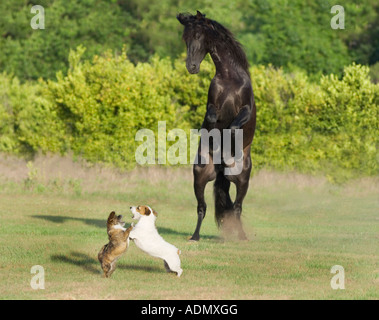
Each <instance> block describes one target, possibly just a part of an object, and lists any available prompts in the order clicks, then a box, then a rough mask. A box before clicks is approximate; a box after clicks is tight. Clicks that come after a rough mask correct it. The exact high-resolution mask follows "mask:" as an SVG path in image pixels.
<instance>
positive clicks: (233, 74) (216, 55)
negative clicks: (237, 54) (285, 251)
mask: <svg viewBox="0 0 379 320" xmlns="http://www.w3.org/2000/svg"><path fill="white" fill-rule="evenodd" d="M209 54H210V55H211V58H212V60H213V63H214V64H215V67H216V75H217V76H219V77H222V78H235V79H236V78H241V77H242V76H244V75H245V74H246V75H247V73H246V71H245V70H244V69H243V68H242V66H241V65H240V64H239V63H238V62H236V61H234V60H233V57H232V55H231V54H230V53H229V52H228V51H223V50H222V49H220V48H217V47H214V48H212V50H210V52H209Z"/></svg>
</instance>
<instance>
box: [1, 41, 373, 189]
mask: <svg viewBox="0 0 379 320" xmlns="http://www.w3.org/2000/svg"><path fill="white" fill-rule="evenodd" d="M84 51H85V50H84V48H82V47H79V48H78V50H77V51H72V52H71V53H70V57H69V62H70V68H69V71H68V73H67V75H63V74H62V73H58V75H57V80H56V81H53V80H49V81H46V82H45V81H42V80H41V81H39V82H38V83H25V84H20V82H19V81H18V80H17V78H13V77H11V76H9V75H6V74H2V75H1V81H0V84H1V85H0V99H1V100H0V101H1V104H0V133H1V136H0V150H2V151H6V152H10V153H18V154H24V153H27V152H29V153H30V152H37V151H39V150H42V151H44V152H47V151H50V152H62V153H64V152H67V151H70V150H72V151H73V152H74V154H75V155H79V156H81V157H83V158H85V159H87V160H89V161H92V162H102V163H106V164H112V165H115V166H117V167H120V168H131V167H133V166H135V163H136V161H135V150H136V147H138V145H140V144H141V143H140V142H136V141H135V134H136V132H137V131H138V130H139V129H142V128H146V129H150V130H153V131H154V133H155V137H157V129H158V126H157V125H158V121H166V123H167V131H169V130H170V129H172V128H181V129H184V130H186V133H187V135H189V129H190V128H193V129H199V128H200V126H201V123H202V121H203V117H204V114H205V104H206V101H207V92H208V86H209V83H210V80H211V78H212V76H213V74H214V66H213V63H212V62H211V61H209V58H207V59H206V60H205V61H204V62H203V63H202V66H201V69H202V71H201V72H200V73H199V74H198V75H190V74H189V73H188V72H187V70H186V69H185V62H184V59H183V57H182V58H180V59H177V60H176V61H174V63H172V62H171V60H169V59H160V58H158V57H153V58H152V59H151V61H150V62H149V63H139V64H137V65H134V64H132V63H131V62H130V61H129V59H128V58H127V56H126V53H125V52H123V53H122V54H121V55H118V56H114V55H112V54H111V53H110V52H108V53H106V54H104V55H103V56H95V57H94V58H93V60H92V61H89V60H82V56H83V54H84ZM251 74H252V82H253V88H254V93H255V99H256V104H257V131H256V136H255V140H254V142H253V145H252V157H253V164H254V170H259V169H260V168H263V167H268V168H273V169H277V170H300V171H302V172H308V173H319V172H324V173H325V174H326V175H328V176H329V177H330V179H331V180H334V181H337V182H338V181H343V180H346V179H348V178H352V177H356V176H359V175H377V174H378V173H379V122H378V119H379V85H378V84H374V83H372V82H371V81H370V76H369V68H368V67H365V66H361V65H354V64H353V65H350V66H348V67H345V69H344V74H343V77H342V78H341V79H339V78H338V77H337V76H336V75H333V74H331V75H329V76H322V77H321V79H320V80H319V81H318V82H316V83H315V82H313V81H310V80H309V79H308V77H307V75H306V74H305V73H303V72H300V71H294V72H292V73H286V72H284V71H283V70H282V69H275V68H273V67H272V66H268V67H264V66H254V67H252V68H251ZM170 143H171V142H170ZM188 147H189V143H188ZM156 156H157V153H156ZM189 160H192V159H189V158H188V161H189Z"/></svg>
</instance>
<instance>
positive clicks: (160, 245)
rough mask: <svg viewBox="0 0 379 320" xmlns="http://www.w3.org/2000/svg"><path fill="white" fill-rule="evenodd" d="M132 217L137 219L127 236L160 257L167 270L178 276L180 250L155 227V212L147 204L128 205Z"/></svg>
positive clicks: (148, 251) (180, 272)
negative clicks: (167, 240)
mask: <svg viewBox="0 0 379 320" xmlns="http://www.w3.org/2000/svg"><path fill="white" fill-rule="evenodd" d="M130 210H131V211H132V213H133V219H136V220H138V223H137V224H136V225H135V226H134V228H133V230H132V231H131V232H130V234H129V237H130V239H131V240H133V241H134V243H135V244H136V246H137V247H138V248H140V249H141V250H142V251H144V252H146V253H148V254H149V255H151V256H153V257H156V258H161V259H163V261H164V266H165V268H166V270H167V272H170V271H172V272H176V274H177V276H178V277H180V275H181V274H182V272H183V270H182V269H181V268H180V258H179V254H180V250H179V249H178V248H176V247H175V246H174V245H172V244H170V243H168V242H166V241H165V240H164V239H163V238H162V237H161V236H160V235H159V233H158V231H157V228H156V227H155V220H156V219H157V216H158V214H157V212H156V211H155V210H153V209H151V208H150V207H148V206H138V207H130Z"/></svg>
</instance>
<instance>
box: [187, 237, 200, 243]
mask: <svg viewBox="0 0 379 320" xmlns="http://www.w3.org/2000/svg"><path fill="white" fill-rule="evenodd" d="M199 240H200V237H194V236H192V237H191V238H189V239H188V241H189V242H198V241H199Z"/></svg>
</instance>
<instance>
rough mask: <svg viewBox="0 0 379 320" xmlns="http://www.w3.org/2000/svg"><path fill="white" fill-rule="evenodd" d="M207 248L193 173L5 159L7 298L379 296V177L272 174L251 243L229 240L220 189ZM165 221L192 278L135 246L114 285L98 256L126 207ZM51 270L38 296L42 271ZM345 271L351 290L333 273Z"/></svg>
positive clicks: (0, 271) (257, 197) (247, 215)
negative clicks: (196, 236) (334, 180)
mask: <svg viewBox="0 0 379 320" xmlns="http://www.w3.org/2000/svg"><path fill="white" fill-rule="evenodd" d="M207 202H208V215H207V217H206V218H205V220H204V223H203V228H202V232H201V235H202V238H201V240H200V242H198V243H193V242H189V241H188V238H189V237H190V235H191V234H192V232H193V231H194V227H195V224H196V202H195V197H194V195H193V191H192V175H191V171H190V170H186V169H181V170H175V169H171V170H165V169H160V170H159V169H151V170H137V171H134V172H131V173H128V174H122V173H118V172H114V171H111V170H105V169H101V168H83V167H81V166H80V165H79V164H76V163H72V162H70V161H69V160H67V159H63V160H62V159H58V158H53V159H50V160H46V159H45V158H42V159H40V160H38V161H36V162H35V163H33V164H29V165H28V166H27V165H26V164H25V163H24V162H22V161H19V162H18V160H15V159H11V160H9V159H8V160H6V159H3V160H0V243H1V246H0V298H1V299H379V245H378V244H379V227H378V226H379V180H378V179H366V180H361V181H354V182H351V183H350V184H349V185H345V186H334V185H330V184H329V183H327V182H326V181H325V180H324V179H322V178H314V177H313V178H312V177H308V176H303V175H298V174H278V173H269V172H261V173H259V174H257V175H255V176H254V177H253V178H252V180H251V187H250V189H249V192H248V195H247V197H246V200H245V203H244V208H243V221H244V225H245V229H246V231H247V234H248V237H249V239H250V240H249V241H247V242H246V241H245V242H240V241H237V240H236V239H233V238H232V239H229V240H228V241H224V240H223V238H222V236H221V234H220V232H219V230H218V229H217V227H216V224H215V222H214V217H213V211H214V205H213V203H212V202H213V197H212V185H211V184H209V185H208V188H207ZM138 204H147V205H150V206H152V207H153V208H154V209H156V211H157V212H158V213H159V217H158V220H157V226H158V230H159V232H160V234H161V235H162V236H163V237H164V238H165V239H166V240H167V241H169V242H171V243H173V244H175V245H176V246H177V247H178V248H180V249H181V251H182V255H181V259H182V268H183V270H184V272H183V275H182V277H181V278H177V277H176V276H175V275H174V274H168V273H166V272H165V269H164V266H163V263H162V261H161V260H159V259H155V258H152V257H150V256H148V255H146V254H144V253H143V252H141V251H139V249H138V248H136V247H135V245H134V244H133V243H131V245H130V247H129V250H128V252H127V253H126V254H125V255H124V256H123V257H122V258H121V259H120V260H119V263H118V268H117V269H116V271H115V273H114V274H113V276H112V278H111V279H104V278H102V275H101V268H100V265H99V263H98V261H97V253H98V251H99V250H100V248H101V246H102V245H103V244H105V243H106V242H107V234H106V218H107V216H108V214H109V213H110V211H112V210H115V211H116V212H117V213H119V214H124V215H125V219H124V220H125V221H126V222H127V224H130V223H131V214H130V212H129V209H128V208H129V206H131V205H138ZM34 265H41V266H43V267H44V270H45V289H44V290H33V289H32V288H31V286H30V281H31V279H32V277H33V275H32V274H31V273H30V269H31V267H32V266H34ZM334 265H341V266H343V267H344V269H345V290H333V289H332V288H331V286H330V281H331V279H332V277H333V274H331V272H330V270H331V268H332V266H334Z"/></svg>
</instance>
